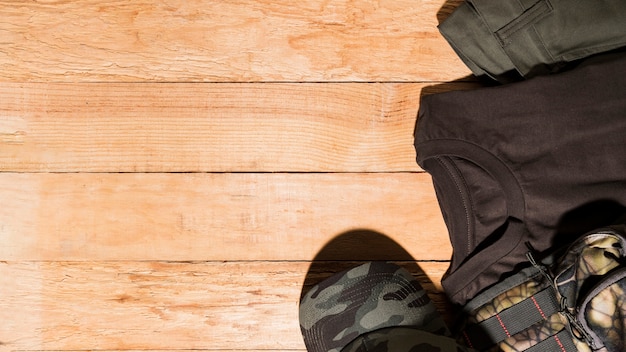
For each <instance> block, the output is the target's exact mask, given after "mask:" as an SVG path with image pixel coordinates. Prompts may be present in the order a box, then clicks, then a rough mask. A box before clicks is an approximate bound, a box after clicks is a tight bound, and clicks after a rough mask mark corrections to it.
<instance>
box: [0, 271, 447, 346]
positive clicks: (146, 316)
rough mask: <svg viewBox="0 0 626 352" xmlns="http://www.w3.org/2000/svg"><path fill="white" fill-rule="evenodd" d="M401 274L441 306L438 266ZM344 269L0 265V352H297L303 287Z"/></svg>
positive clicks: (300, 340) (299, 344)
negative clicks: (409, 276)
mask: <svg viewBox="0 0 626 352" xmlns="http://www.w3.org/2000/svg"><path fill="white" fill-rule="evenodd" d="M354 265H356V264H354ZM402 265H403V266H405V267H406V268H407V269H409V270H411V271H412V272H413V273H415V275H416V276H417V277H418V278H419V280H420V282H422V284H423V286H424V287H425V288H426V289H427V290H429V291H430V293H431V297H432V298H433V300H434V302H436V303H437V304H438V305H439V306H441V305H443V304H445V302H444V299H443V297H441V295H440V294H437V293H436V292H434V290H435V289H436V286H437V284H434V283H433V282H438V281H440V278H441V275H442V274H443V272H444V271H445V268H446V266H445V263H443V264H442V263H431V262H424V263H419V267H418V266H416V265H415V264H413V263H404V264H402ZM342 267H345V265H344V266H336V265H334V263H332V262H329V263H324V264H323V265H322V266H319V265H318V266H316V267H315V268H316V269H314V270H311V271H309V268H311V269H312V268H313V267H311V266H310V263H309V262H287V263H286V262H273V263H258V262H253V263H250V262H229V263H216V262H198V263H188V262H179V263H173V262H78V263H76V262H58V261H55V262H19V263H12V262H9V263H7V262H0V292H1V293H2V297H3V299H2V300H0V320H1V321H2V324H0V350H3V351H9V350H11V351H16V350H31V351H33V350H38V351H39V350H56V351H59V350H65V351H72V350H82V351H84V350H100V351H112V350H172V349H181V348H182V349H188V350H197V349H206V350H229V351H231V350H237V349H238V348H240V349H245V350H252V351H254V350H258V351H260V350H266V349H270V350H304V344H303V342H302V339H301V337H300V332H299V326H298V301H299V298H300V295H301V291H302V289H303V285H304V283H305V280H306V279H313V280H315V279H317V277H318V276H319V275H320V274H321V275H326V273H324V272H321V271H327V270H331V271H333V270H336V269H337V268H342ZM320 268H324V270H320ZM268 282H271V284H268ZM15 317H20V319H15Z"/></svg>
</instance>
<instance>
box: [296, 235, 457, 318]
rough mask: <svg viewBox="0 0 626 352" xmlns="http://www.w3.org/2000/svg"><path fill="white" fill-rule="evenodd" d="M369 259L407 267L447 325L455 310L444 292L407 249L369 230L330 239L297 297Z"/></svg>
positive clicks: (314, 262)
mask: <svg viewBox="0 0 626 352" xmlns="http://www.w3.org/2000/svg"><path fill="white" fill-rule="evenodd" d="M370 261H389V262H393V263H395V264H397V265H400V266H401V267H403V268H405V269H406V270H408V271H409V272H410V273H411V274H413V276H415V277H416V278H417V279H418V281H419V282H420V285H422V287H423V288H424V289H425V290H426V292H427V293H428V295H429V297H430V298H431V300H433V302H434V303H435V305H436V306H437V308H438V310H439V311H440V312H441V313H442V314H443V317H444V320H445V321H446V323H448V324H450V323H451V322H452V321H453V320H454V318H453V315H454V314H453V312H454V309H453V307H452V305H451V304H450V303H449V301H448V300H447V298H446V296H445V294H444V293H443V292H441V291H439V290H438V289H437V288H436V285H435V284H434V283H433V281H432V280H431V279H430V278H429V277H428V275H427V274H426V273H425V272H424V270H423V269H422V268H420V266H419V262H417V261H416V260H415V259H414V258H413V257H412V256H411V255H410V254H409V252H408V251H407V250H406V249H404V248H403V247H402V246H401V245H400V244H398V243H397V242H395V241H394V240H392V239H391V238H389V237H387V236H386V235H384V234H382V233H379V232H376V231H372V230H368V229H355V230H351V231H348V232H344V233H342V234H340V235H338V236H336V237H335V238H333V239H332V240H330V241H329V242H328V243H327V244H326V245H325V246H324V247H323V248H322V249H321V250H320V251H319V252H318V253H317V255H316V256H315V258H314V259H313V261H312V263H311V265H310V267H309V270H308V272H307V274H306V277H305V279H304V283H303V285H302V291H301V294H300V300H301V299H302V297H303V296H304V295H305V294H306V293H307V292H308V291H309V290H310V289H311V288H312V287H313V286H315V285H316V284H318V283H320V282H321V281H323V280H324V279H327V278H329V277H330V276H332V275H334V274H336V273H339V272H341V271H344V270H348V269H351V268H354V267H356V266H359V265H361V264H364V263H366V262H370Z"/></svg>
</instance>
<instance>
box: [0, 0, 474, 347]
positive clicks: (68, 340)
mask: <svg viewBox="0 0 626 352" xmlns="http://www.w3.org/2000/svg"><path fill="white" fill-rule="evenodd" d="M461 2H462V0H415V1H414V0H396V1H390V0H382V1H380V0H358V1H354V0H307V1H286V0H278V1H267V0H226V1H211V0H187V1H185V0H156V1H147V0H130V1H120V0H104V1H95V0H86V1H74V0H68V1H65V0H63V1H2V0H0V244H1V245H0V352H5V351H6V352H8V351H50V352H52V351H54V352H60V351H66V352H69V351H82V352H84V351H143V352H146V351H169V352H171V351H188V352H191V351H200V350H206V351H230V352H243V351H247V352H253V351H263V352H269V351H277V352H278V351H281V352H286V351H304V345H303V343H302V337H301V335H300V332H299V329H298V317H297V311H298V309H297V308H298V300H299V297H300V294H301V291H302V290H303V289H307V288H308V287H310V286H311V285H312V284H313V283H315V282H317V281H319V280H321V279H322V278H324V277H327V276H329V275H330V274H332V273H333V272H336V271H338V270H341V269H347V268H348V267H351V266H354V265H357V264H358V262H357V261H364V260H393V261H401V263H402V265H403V266H405V267H406V268H407V269H409V270H410V271H411V272H413V273H414V274H415V275H416V276H417V277H418V278H419V280H420V282H422V284H423V285H424V287H426V289H427V290H428V291H429V294H430V296H431V298H433V299H434V301H435V302H436V304H437V306H438V308H439V309H440V310H441V311H442V312H444V314H445V316H446V319H448V321H452V320H453V317H452V314H451V310H450V308H451V307H450V306H449V305H448V304H447V302H446V300H445V298H444V295H443V294H442V293H441V286H440V281H441V277H442V276H443V274H444V272H445V270H446V269H447V267H448V259H449V258H450V255H451V251H452V249H451V247H450V243H449V240H448V238H447V230H446V228H445V225H444V222H443V219H442V216H441V213H440V210H439V207H438V205H437V200H436V197H435V193H434V190H433V186H432V181H431V179H430V177H429V176H428V175H427V174H425V173H423V172H422V171H421V169H420V168H419V167H418V166H417V164H416V163H415V151H414V149H413V131H414V128H415V123H416V117H417V111H418V109H419V98H420V97H421V96H422V95H425V94H432V93H436V92H441V91H448V90H457V89H471V88H473V87H476V83H475V81H472V79H470V78H468V77H467V76H468V75H469V70H468V69H467V68H466V67H465V66H464V65H463V64H462V62H461V60H459V59H458V57H457V56H456V55H455V54H454V52H453V50H452V49H451V48H450V46H449V45H448V44H447V43H446V42H445V40H444V39H443V38H442V37H441V36H440V35H439V33H438V30H437V28H436V26H437V24H438V23H439V22H441V21H442V20H443V19H445V17H446V16H447V15H448V14H449V13H451V12H452V11H453V10H454V8H455V7H456V6H458V4H460V3H461ZM452 80H456V82H454V83H449V84H448V83H443V82H449V81H452ZM416 260H417V261H418V262H417V264H419V267H418V266H416V264H415V261H416Z"/></svg>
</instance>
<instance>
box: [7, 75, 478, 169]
mask: <svg viewBox="0 0 626 352" xmlns="http://www.w3.org/2000/svg"><path fill="white" fill-rule="evenodd" d="M473 86H475V85H472V84H460V83H459V84H450V85H442V86H441V87H439V88H438V87H436V86H428V85H425V84H417V83H416V84H364V83H360V84H115V83H111V84H85V83H83V84H40V83H1V84H0V101H2V104H0V171H20V172H23V171H32V172H41V171H44V172H164V171H165V172H231V171H237V172H242V171H253V172H259V171H261V172H266V171H269V172H276V171H289V172H304V171H314V172H320V171H330V172H381V171H383V172H385V171H386V172H388V171H419V170H420V169H419V167H418V166H417V163H416V162H415V150H414V148H413V131H414V128H415V122H416V118H417V109H418V106H419V97H420V95H421V94H427V93H432V92H436V91H442V90H453V89H469V88H471V87H473Z"/></svg>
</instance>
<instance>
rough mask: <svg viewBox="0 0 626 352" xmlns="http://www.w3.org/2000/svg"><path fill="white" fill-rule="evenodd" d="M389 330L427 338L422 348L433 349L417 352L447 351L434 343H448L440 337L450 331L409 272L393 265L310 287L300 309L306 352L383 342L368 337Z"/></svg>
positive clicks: (363, 267)
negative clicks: (366, 341)
mask: <svg viewBox="0 0 626 352" xmlns="http://www.w3.org/2000/svg"><path fill="white" fill-rule="evenodd" d="M391 327H413V328H418V329H419V330H421V331H425V332H428V333H431V334H430V335H428V337H429V341H420V344H427V345H429V346H432V348H431V349H430V350H428V349H419V350H420V351H449V349H441V348H440V347H437V346H438V342H437V341H436V340H433V339H435V338H442V339H443V340H445V341H447V340H451V339H450V338H449V337H444V336H450V331H449V330H448V328H447V327H446V325H445V323H444V321H443V319H442V318H441V317H440V316H439V314H438V312H437V311H436V309H435V306H434V305H433V303H432V302H431V301H430V298H429V297H428V295H427V294H426V292H425V291H424V289H423V288H422V287H421V286H420V284H419V283H418V282H417V280H416V279H415V278H414V277H413V276H412V275H411V274H410V273H409V272H408V271H406V270H404V269H402V268H400V267H399V266H397V265H394V264H391V263H383V262H371V263H366V264H363V265H361V266H358V267H356V268H353V269H351V270H347V271H344V272H342V273H339V274H336V275H334V276H332V277H331V278H329V279H327V280H325V281H323V282H321V283H320V284H318V285H316V286H315V287H313V288H312V289H311V290H310V291H309V292H308V293H307V294H306V295H305V296H304V297H303V298H302V301H301V303H300V328H301V330H302V334H303V337H304V342H305V344H306V347H307V350H308V351H309V352H335V351H336V352H339V351H340V350H342V348H344V347H346V346H347V345H348V344H350V343H351V342H355V339H357V338H358V337H359V336H361V338H366V337H365V335H366V334H367V335H368V336H369V337H367V338H368V339H370V340H371V339H372V338H373V337H375V336H377V339H378V340H377V341H382V340H381V339H384V337H381V336H379V335H370V334H372V333H373V332H376V331H379V330H380V331H379V332H377V334H384V333H385V332H383V331H382V330H381V329H385V328H391ZM386 332H387V333H389V331H386ZM403 332H406V331H405V330H403ZM389 336H393V335H387V337H389ZM420 336H421V335H420ZM393 343H402V342H401V341H394V342H393ZM441 343H444V342H441ZM441 343H439V344H441ZM391 344H392V343H391V342H390V341H388V342H386V343H384V344H383V343H382V342H381V343H380V344H379V347H380V348H381V351H387V350H386V349H383V348H382V347H381V346H383V345H385V346H390V345H391ZM352 347H353V348H357V345H355V344H353V345H352ZM356 350H358V348H357V349H356ZM400 350H402V349H400ZM389 351H391V350H389ZM393 351H396V350H395V349H393ZM452 351H454V352H456V351H457V350H456V349H455V350H452ZM461 351H462V350H461Z"/></svg>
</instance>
